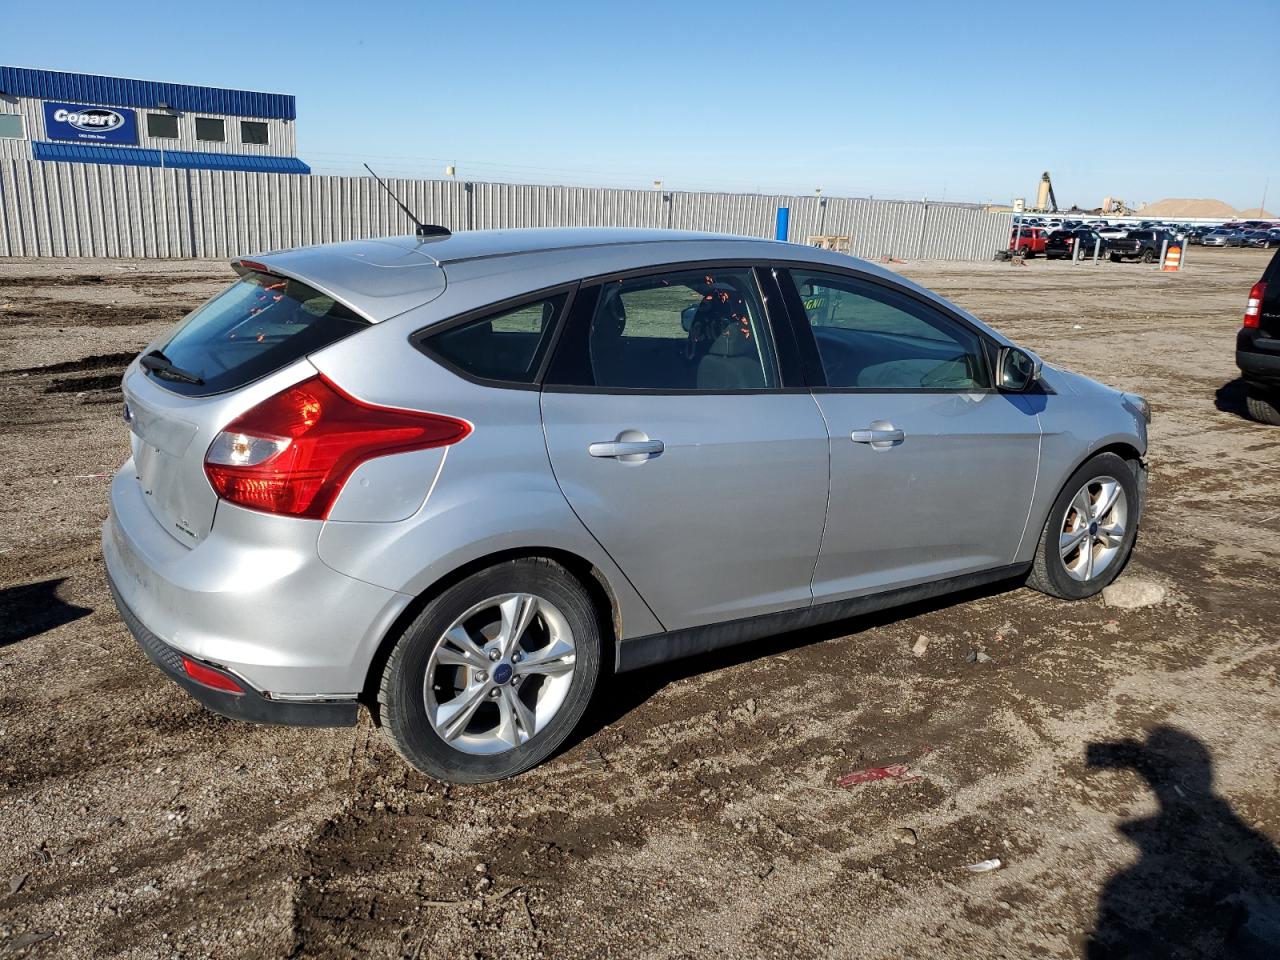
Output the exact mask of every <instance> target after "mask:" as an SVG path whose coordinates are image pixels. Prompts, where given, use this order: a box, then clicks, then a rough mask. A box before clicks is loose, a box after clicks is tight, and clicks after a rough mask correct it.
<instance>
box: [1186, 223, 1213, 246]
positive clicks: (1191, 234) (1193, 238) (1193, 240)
mask: <svg viewBox="0 0 1280 960" xmlns="http://www.w3.org/2000/svg"><path fill="white" fill-rule="evenodd" d="M1216 229H1217V228H1216V227H1209V226H1203V225H1202V226H1198V227H1192V228H1191V229H1190V230H1188V231H1187V243H1189V244H1198V243H1200V242H1202V241H1203V240H1204V238H1205V235H1206V234H1209V233H1212V232H1213V231H1214V230H1216Z"/></svg>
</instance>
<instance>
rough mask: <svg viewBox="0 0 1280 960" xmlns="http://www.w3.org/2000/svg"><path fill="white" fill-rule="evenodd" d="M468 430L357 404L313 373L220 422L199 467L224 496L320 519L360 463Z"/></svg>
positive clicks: (460, 423)
mask: <svg viewBox="0 0 1280 960" xmlns="http://www.w3.org/2000/svg"><path fill="white" fill-rule="evenodd" d="M470 432H471V424H469V423H467V422H466V421H465V420H458V419H455V418H454V417H445V416H441V415H439V414H434V413H419V412H416V411H413V410H398V409H395V408H392V407H378V406H374V405H373V404H368V403H363V402H362V401H360V400H357V399H355V398H354V397H350V396H348V395H347V394H345V393H343V392H342V391H341V390H339V389H338V388H337V387H335V386H334V385H333V384H332V383H330V382H329V381H328V380H326V379H325V378H324V377H322V376H316V377H312V378H311V379H310V380H306V381H304V382H302V383H300V384H298V385H297V386H293V387H290V388H289V389H287V390H283V391H281V392H280V393H277V394H276V395H275V396H273V397H268V398H267V399H266V400H264V401H262V403H260V404H258V405H257V406H256V407H254V408H253V409H251V410H249V411H248V412H247V413H244V414H243V415H241V416H240V417H238V418H236V419H235V420H234V421H232V422H231V423H230V424H228V425H227V427H226V428H225V429H224V430H223V431H222V432H221V433H220V434H218V436H217V437H215V438H214V441H213V443H212V444H210V445H209V451H208V452H207V453H206V454H205V459H204V471H205V474H206V475H207V476H208V477H209V482H210V483H211V484H213V489H214V490H215V491H216V492H217V494H218V496H219V497H222V498H223V499H224V500H229V501H230V502H232V503H235V504H238V505H239V506H242V507H248V508H249V509H250V510H262V511H264V512H266V513H282V514H287V515H289V516H294V517H309V518H312V519H316V520H320V519H323V518H324V517H325V516H327V515H328V513H329V508H330V507H332V506H333V502H334V500H336V499H337V497H338V494H339V492H341V490H342V485H343V484H344V483H346V481H347V478H348V477H350V476H351V474H352V473H353V472H354V471H355V469H356V468H357V467H358V466H360V464H362V463H364V462H365V461H366V460H372V459H373V458H375V457H385V456H387V455H389V454H393V453H406V452H408V451H410V450H425V449H427V448H429V447H443V446H447V445H449V444H451V443H457V442H458V441H459V440H461V439H463V438H464V437H465V436H467V434H469V433H470Z"/></svg>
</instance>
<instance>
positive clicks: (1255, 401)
mask: <svg viewBox="0 0 1280 960" xmlns="http://www.w3.org/2000/svg"><path fill="white" fill-rule="evenodd" d="M1245 406H1246V407H1248V410H1249V416H1251V417H1252V418H1253V419H1254V420H1257V421H1258V422H1259V423H1269V424H1271V425H1272V426H1273V427H1280V397H1277V396H1276V394H1275V393H1273V392H1271V391H1268V390H1264V389H1262V388H1261V387H1248V388H1247V393H1246V394H1245Z"/></svg>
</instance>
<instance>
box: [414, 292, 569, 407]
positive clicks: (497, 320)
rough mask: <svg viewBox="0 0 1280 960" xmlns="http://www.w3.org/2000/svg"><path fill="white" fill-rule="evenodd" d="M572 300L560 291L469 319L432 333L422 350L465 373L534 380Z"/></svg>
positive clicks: (423, 341) (506, 379) (481, 377)
mask: <svg viewBox="0 0 1280 960" xmlns="http://www.w3.org/2000/svg"><path fill="white" fill-rule="evenodd" d="M567 298H568V294H567V293H559V294H556V295H554V296H549V297H546V298H543V299H539V300H534V301H532V302H529V303H524V304H521V305H519V306H516V307H511V308H509V309H506V310H501V311H499V312H497V313H491V314H488V315H486V316H482V317H478V318H476V319H473V320H464V321H463V322H461V323H459V324H458V325H456V326H451V327H450V328H449V329H448V330H444V331H441V332H440V333H431V332H430V331H428V332H427V333H426V334H425V335H423V336H422V337H421V339H419V340H418V348H419V349H421V350H422V351H423V352H425V353H427V354H428V355H430V356H433V357H435V358H436V359H437V360H440V361H442V362H443V363H444V365H445V366H447V367H449V368H450V369H452V370H453V371H454V372H455V373H460V374H462V375H463V376H464V377H468V378H471V379H475V380H491V381H497V382H501V383H512V384H530V383H533V382H534V381H535V380H536V379H537V377H538V369H539V367H540V366H541V365H542V358H543V357H544V356H546V352H547V346H548V344H549V343H550V340H551V331H552V330H553V329H554V327H555V322H556V318H557V317H558V316H559V315H560V311H561V310H563V309H564V304H565V300H566V299H567Z"/></svg>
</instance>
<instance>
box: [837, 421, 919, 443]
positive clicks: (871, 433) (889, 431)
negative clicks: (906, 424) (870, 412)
mask: <svg viewBox="0 0 1280 960" xmlns="http://www.w3.org/2000/svg"><path fill="white" fill-rule="evenodd" d="M849 439H850V440H852V441H853V442H854V443H869V444H870V445H871V448H872V449H873V450H888V449H890V448H892V447H893V446H894V445H895V444H899V443H902V441H903V440H905V439H907V435H906V434H905V433H903V432H902V431H901V430H899V429H898V428H897V427H895V426H894V425H893V424H892V423H889V421H887V420H872V421H871V426H869V427H867V428H866V429H865V430H855V431H853V433H851V434H850V435H849Z"/></svg>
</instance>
